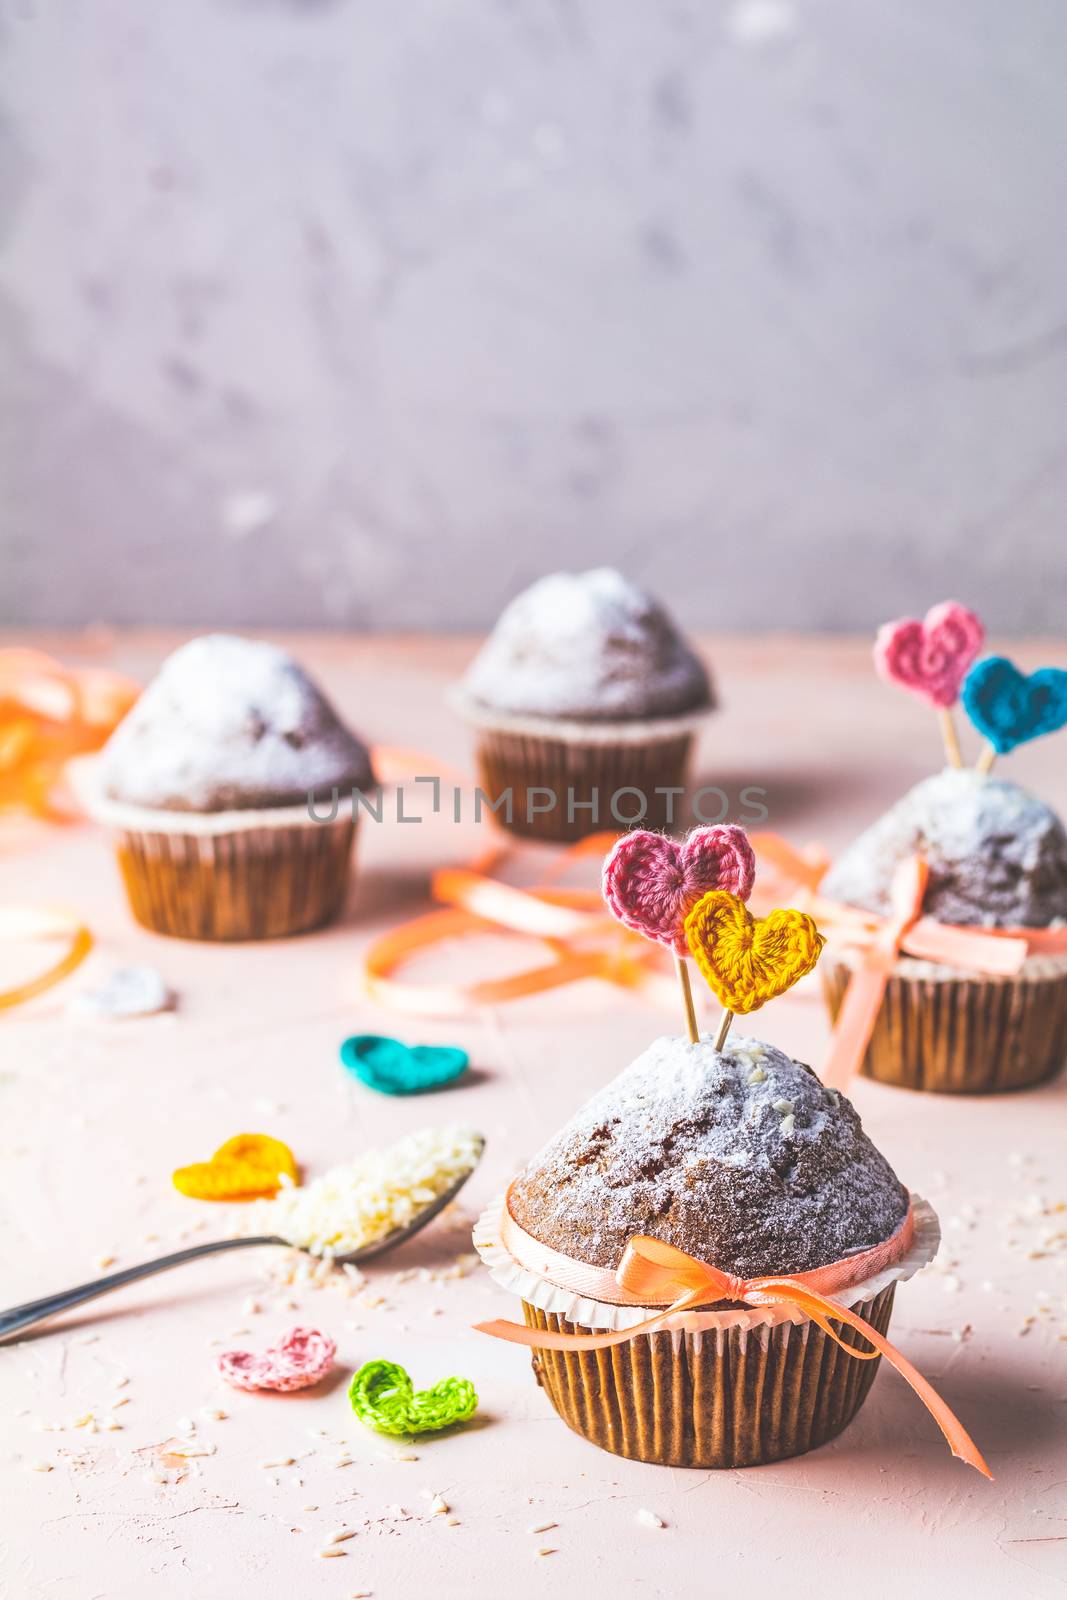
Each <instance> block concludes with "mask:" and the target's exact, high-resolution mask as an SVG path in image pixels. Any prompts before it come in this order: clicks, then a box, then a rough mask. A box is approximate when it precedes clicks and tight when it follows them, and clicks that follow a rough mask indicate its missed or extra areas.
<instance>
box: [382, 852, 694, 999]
mask: <svg viewBox="0 0 1067 1600" xmlns="http://www.w3.org/2000/svg"><path fill="white" fill-rule="evenodd" d="M616 837H617V835H616V834H614V833H597V834H592V835H590V836H589V837H588V838H587V839H582V840H581V841H580V842H579V843H578V844H575V845H571V846H569V847H568V848H567V849H566V850H564V851H562V852H561V853H560V855H559V856H558V857H557V858H556V861H555V862H554V864H553V867H552V870H551V872H550V873H549V875H548V881H547V882H546V883H544V884H541V885H539V886H538V887H537V888H534V889H517V888H514V887H513V886H511V885H510V884H506V883H502V882H501V881H500V880H499V879H497V878H494V877H491V876H490V875H489V872H490V868H492V867H493V866H494V865H496V864H497V862H499V861H500V860H501V859H502V858H503V857H504V856H506V854H507V853H508V849H509V847H508V845H506V844H504V843H498V844H495V845H494V846H493V847H492V848H491V849H489V850H488V851H486V852H485V853H484V854H483V855H482V856H480V857H479V858H478V859H477V860H476V861H474V862H473V863H472V864H471V866H470V867H466V868H461V867H444V868H442V869H441V870H440V871H438V872H435V873H434V874H433V876H432V878H431V879H430V893H431V894H432V896H433V898H434V899H435V900H437V901H440V902H443V903H444V904H445V905H446V906H447V907H448V908H449V909H447V910H443V911H432V912H429V913H428V914H427V915H426V916H422V917H415V918H414V919H413V920H412V921H410V922H406V923H404V924H403V925H402V926H401V927H399V928H395V929H393V930H392V932H390V933H386V934H383V935H382V936H381V937H380V938H378V939H376V940H375V941H374V942H373V943H372V944H371V946H370V948H369V949H368V950H367V952H366V955H365V957H364V973H365V977H366V983H367V988H368V991H369V992H370V994H371V996H372V998H374V999H375V1000H378V1001H380V1002H381V1003H382V1004H383V1005H388V1006H392V1007H393V1008H394V1009H395V1010H397V1011H403V1012H407V1013H408V1014H410V1015H421V1016H462V1015H463V1014H464V1013H466V1012H469V1011H470V1009H471V1008H472V1007H474V1006H487V1005H496V1004H497V1003H498V1002H500V1001H504V1000H517V999H520V998H521V997H522V996H524V995H530V994H539V993H543V992H544V991H545V990H548V989H556V988H559V987H561V986H562V985H563V984H568V983H577V982H578V981H579V980H580V979H582V978H602V979H604V980H606V981H607V982H609V983H616V984H619V985H620V986H621V987H623V988H627V989H644V988H654V987H656V986H658V985H662V987H663V992H664V995H665V996H666V995H667V994H668V993H670V994H673V992H674V988H673V984H670V983H669V982H668V979H667V977H666V974H665V973H664V971H663V953H662V951H661V950H660V949H659V947H658V946H657V945H654V944H651V943H650V942H649V941H648V940H647V939H642V938H641V937H640V936H639V935H637V934H635V933H631V932H630V931H629V930H628V929H626V928H623V927H621V926H620V925H619V923H617V922H616V921H615V919H614V918H613V917H612V916H610V915H609V914H608V911H607V909H606V907H605V905H604V902H603V899H602V897H601V894H600V891H599V889H567V888H559V887H556V886H555V885H554V884H553V882H552V880H554V879H555V878H557V877H559V876H561V875H562V874H563V873H564V872H566V871H567V869H568V868H569V867H570V866H572V865H573V864H574V863H575V862H576V861H579V860H582V859H584V858H585V857H587V856H598V857H602V856H603V855H604V854H605V852H606V851H607V850H608V849H609V848H610V847H611V845H612V844H613V843H614V842H615V839H616ZM501 931H503V932H506V933H514V934H520V935H524V936H525V937H527V938H534V939H539V940H541V941H542V942H543V943H544V944H545V945H547V947H548V950H549V952H550V954H551V960H549V961H548V962H545V963H542V964H541V965H538V966H533V967H528V968H524V969H523V970H522V971H520V972H515V973H510V974H509V975H508V976H506V977H502V978H487V979H483V980H482V981H481V982H478V983H468V984H442V983H430V984H418V983H411V982H404V981H401V980H400V979H398V978H396V977H395V976H394V974H395V972H396V971H397V969H398V968H399V967H401V966H402V965H403V964H404V963H405V962H406V961H408V960H409V959H410V958H411V957H412V956H415V955H417V954H418V953H419V952H420V951H422V950H425V949H426V948H428V947H429V946H431V945H435V944H439V943H441V942H442V941H443V940H448V939H455V938H463V937H469V936H471V935H476V934H482V935H484V934H486V933H494V932H497V933H498V932H501ZM583 944H588V945H589V946H590V948H583V947H582V946H583Z"/></svg>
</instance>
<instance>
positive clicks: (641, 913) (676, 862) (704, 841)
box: [602, 823, 756, 956]
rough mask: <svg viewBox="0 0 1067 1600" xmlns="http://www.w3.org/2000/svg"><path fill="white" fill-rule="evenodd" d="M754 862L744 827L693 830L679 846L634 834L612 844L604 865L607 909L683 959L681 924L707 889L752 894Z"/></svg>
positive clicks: (647, 834)
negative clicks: (612, 846)
mask: <svg viewBox="0 0 1067 1600" xmlns="http://www.w3.org/2000/svg"><path fill="white" fill-rule="evenodd" d="M755 876H756V858H755V856H754V855H753V854H752V846H751V845H750V844H749V842H748V835H747V834H746V833H745V830H744V828H736V827H734V826H733V825H732V824H731V823H727V824H724V825H723V826H722V827H717V828H695V829H694V830H693V832H692V833H691V834H690V835H689V837H688V838H686V839H683V840H681V841H679V840H677V839H668V838H666V837H665V835H664V834H662V833H651V832H649V831H648V830H647V829H643V828H642V829H639V830H638V831H637V832H636V833H627V834H624V835H623V837H622V838H621V839H620V840H619V841H618V842H617V844H616V845H615V846H614V848H613V849H612V851H611V854H610V855H609V856H608V858H607V860H606V861H605V862H604V876H603V885H602V886H603V890H604V899H605V900H606V901H607V903H608V906H609V908H610V909H611V911H612V912H613V913H614V915H615V916H617V917H618V919H619V921H620V922H621V923H623V924H624V925H625V926H626V927H627V928H632V929H633V931H634V932H635V933H642V934H644V936H645V938H646V939H655V940H657V941H658V943H660V944H666V945H669V946H670V947H671V949H672V950H674V951H675V953H676V954H677V955H680V956H684V955H687V954H688V949H689V947H688V945H687V944H686V942H685V919H686V917H687V916H688V915H689V913H690V911H692V909H693V907H694V906H695V905H696V903H697V901H698V900H699V899H701V898H702V896H704V895H706V894H707V893H708V892H709V891H710V890H712V889H725V890H727V891H728V892H729V893H730V894H733V895H736V896H737V898H738V899H739V900H747V899H748V897H749V895H750V894H751V893H752V883H753V880H754V878H755Z"/></svg>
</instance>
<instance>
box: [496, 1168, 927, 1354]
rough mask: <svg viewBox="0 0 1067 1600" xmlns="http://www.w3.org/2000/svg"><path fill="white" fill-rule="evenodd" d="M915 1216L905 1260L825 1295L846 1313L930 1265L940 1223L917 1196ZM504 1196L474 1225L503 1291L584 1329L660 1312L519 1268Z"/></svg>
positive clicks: (758, 1315)
mask: <svg viewBox="0 0 1067 1600" xmlns="http://www.w3.org/2000/svg"><path fill="white" fill-rule="evenodd" d="M911 1201H912V1206H913V1208H914V1211H915V1237H914V1238H913V1240H912V1243H911V1249H910V1250H909V1251H908V1253H907V1255H906V1256H902V1257H901V1259H900V1260H899V1261H896V1262H894V1263H893V1265H892V1266H891V1267H886V1268H884V1269H883V1271H881V1272H878V1273H876V1274H875V1275H874V1276H873V1277H870V1278H865V1279H864V1280H863V1281H862V1282H861V1283H854V1284H851V1285H850V1286H849V1288H847V1289H844V1290H842V1291H841V1292H840V1293H838V1294H831V1295H827V1296H826V1298H827V1299H828V1300H834V1301H836V1302H837V1304H838V1305H840V1306H844V1307H846V1308H851V1307H852V1306H856V1305H860V1304H862V1303H863V1302H864V1301H868V1300H873V1299H874V1298H875V1296H876V1295H879V1294H881V1292H882V1290H883V1289H886V1288H888V1286H889V1285H890V1284H891V1283H895V1282H900V1283H903V1282H905V1281H906V1280H907V1279H908V1278H913V1277H914V1276H915V1274H916V1273H917V1272H921V1271H922V1269H923V1267H925V1266H928V1265H929V1263H930V1262H931V1261H932V1260H933V1259H934V1257H935V1256H936V1254H937V1251H938V1246H939V1245H940V1243H941V1224H940V1223H939V1222H938V1220H937V1213H936V1211H935V1210H934V1208H933V1206H932V1205H930V1203H929V1201H927V1200H923V1199H921V1198H920V1197H919V1195H917V1194H913V1195H912V1197H911ZM504 1204H505V1196H504V1195H498V1196H497V1197H496V1199H495V1200H493V1201H492V1202H491V1203H490V1204H489V1205H488V1206H487V1207H486V1208H485V1210H484V1211H483V1212H482V1214H481V1216H480V1217H479V1218H478V1221H477V1222H476V1223H475V1225H474V1234H473V1238H474V1248H475V1249H476V1250H477V1252H478V1254H479V1255H480V1256H481V1258H482V1261H483V1263H484V1264H485V1266H486V1267H487V1268H488V1269H489V1275H490V1277H491V1278H492V1279H493V1281H494V1282H495V1283H499V1284H500V1286H501V1288H502V1289H507V1290H509V1291H510V1293H512V1294H515V1295H518V1296H519V1298H520V1299H522V1300H526V1301H528V1302H529V1304H530V1305H532V1306H537V1307H538V1309H539V1310H541V1311H551V1312H554V1313H555V1314H556V1315H557V1316H561V1317H564V1318H565V1319H566V1320H567V1321H568V1322H573V1323H576V1324H577V1325H578V1326H579V1327H582V1328H597V1329H599V1328H609V1329H612V1330H614V1329H616V1328H632V1327H633V1325H634V1323H635V1322H643V1321H644V1320H645V1318H646V1317H651V1316H654V1315H655V1313H656V1312H657V1311H662V1310H663V1307H662V1306H614V1305H609V1304H607V1303H606V1302H605V1301H603V1300H588V1299H586V1298H585V1297H584V1296H582V1295H577V1294H575V1293H574V1292H573V1290H571V1289H560V1288H559V1287H558V1286H557V1285H556V1284H554V1283H550V1282H549V1281H548V1279H547V1278H542V1277H540V1276H539V1275H538V1274H537V1273H536V1272H531V1271H529V1269H528V1268H527V1267H524V1266H521V1265H520V1263H519V1262H518V1261H516V1260H515V1257H514V1256H513V1255H512V1254H511V1252H510V1251H509V1250H508V1249H507V1248H506V1247H505V1245H504V1243H503V1240H502V1239H501V1237H500V1230H501V1220H502V1217H503V1213H504ZM810 1320H811V1319H810V1318H809V1317H808V1315H807V1313H806V1312H804V1311H801V1310H800V1308H799V1307H798V1306H790V1305H780V1306H753V1307H752V1308H751V1309H750V1310H746V1311H683V1312H679V1313H678V1315H677V1316H674V1317H672V1318H671V1319H670V1321H669V1322H667V1323H664V1327H665V1328H669V1329H670V1331H671V1332H672V1333H698V1332H705V1331H707V1330H708V1329H713V1328H720V1329H728V1328H745V1329H751V1328H759V1327H761V1326H767V1327H774V1326H776V1325H777V1324H778V1323H782V1322H793V1323H796V1324H798V1325H799V1324H801V1323H805V1322H809V1321H810Z"/></svg>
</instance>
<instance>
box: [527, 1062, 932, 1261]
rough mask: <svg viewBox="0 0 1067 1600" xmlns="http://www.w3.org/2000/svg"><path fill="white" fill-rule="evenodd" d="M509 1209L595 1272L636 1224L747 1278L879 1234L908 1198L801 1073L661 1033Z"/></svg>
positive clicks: (848, 1109)
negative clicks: (786, 1107)
mask: <svg viewBox="0 0 1067 1600" xmlns="http://www.w3.org/2000/svg"><path fill="white" fill-rule="evenodd" d="M757 1069H758V1070H757ZM784 1103H788V1104H789V1105H790V1106H791V1108H792V1109H791V1110H790V1111H789V1112H786V1113H783V1112H782V1111H781V1110H779V1109H778V1107H779V1106H780V1105H782V1104H784ZM512 1205H513V1208H514V1210H515V1216H516V1219H517V1220H518V1221H519V1222H520V1223H521V1224H522V1226H523V1227H525V1228H526V1229H527V1231H529V1232H530V1233H532V1234H533V1235H534V1237H535V1238H537V1239H539V1240H541V1241H542V1242H543V1243H545V1244H548V1245H550V1246H552V1247H553V1248H554V1249H558V1250H561V1251H563V1252H564V1253H565V1254H568V1255H573V1256H576V1257H577V1258H578V1259H580V1260H583V1261H587V1262H590V1263H591V1264H593V1265H595V1266H605V1267H614V1266H615V1265H616V1264H617V1262H618V1260H619V1257H620V1255H621V1254H622V1251H623V1249H624V1247H625V1244H626V1241H627V1240H628V1239H629V1238H630V1237H631V1235H632V1234H634V1233H648V1234H651V1235H652V1236H653V1237H655V1238H658V1239H664V1240H666V1242H667V1243H669V1244H674V1245H677V1246H678V1247H679V1248H680V1249H683V1250H687V1251H688V1252H689V1253H690V1254H691V1255H696V1256H699V1257H700V1258H701V1259H703V1260H707V1261H710V1262H712V1263H713V1264H714V1265H715V1266H718V1267H720V1268H722V1269H723V1270H724V1271H730V1272H739V1273H742V1274H744V1275H745V1276H752V1275H754V1274H758V1273H769V1272H788V1271H806V1270H809V1269H811V1268H813V1267H816V1266H819V1265H822V1264H824V1263H825V1262H828V1261H836V1260H840V1259H841V1258H842V1257H844V1256H847V1255H850V1254H853V1253H855V1252H856V1251H858V1250H862V1249H867V1248H869V1247H870V1246H872V1245H875V1244H878V1243H880V1242H881V1241H882V1240H884V1239H887V1238H889V1237H890V1235H891V1234H892V1233H893V1232H894V1231H895V1229H896V1228H897V1227H898V1226H899V1224H900V1223H901V1221H902V1220H903V1218H904V1215H905V1212H906V1209H907V1195H906V1191H905V1190H904V1188H903V1186H902V1185H901V1183H900V1181H899V1180H898V1179H897V1177H896V1175H895V1174H894V1173H893V1171H892V1168H891V1167H890V1166H889V1163H888V1162H887V1161H886V1160H885V1158H884V1157H883V1156H882V1155H881V1154H880V1153H879V1152H878V1151H877V1150H876V1149H875V1147H874V1146H873V1145H872V1144H871V1142H870V1140H869V1139H868V1138H867V1136H866V1135H865V1134H864V1132H863V1129H862V1126H861V1124H860V1120H859V1117H858V1116H857V1114H856V1112H855V1110H854V1108H853V1106H852V1105H851V1103H850V1102H849V1101H848V1100H847V1099H846V1098H845V1097H844V1096H842V1095H837V1094H834V1093H833V1092H831V1091H829V1090H827V1089H825V1088H824V1087H823V1085H822V1084H821V1083H820V1082H819V1079H818V1078H817V1077H816V1076H815V1074H814V1073H813V1072H812V1071H811V1070H810V1068H808V1067H806V1066H804V1065H803V1064H802V1063H800V1062H797V1061H793V1060H791V1059H790V1058H789V1057H788V1056H786V1055H784V1054H783V1052H782V1051H780V1050H777V1049H775V1048H774V1047H773V1046H772V1045H768V1044H764V1043H762V1042H761V1041H760V1040H758V1039H749V1038H740V1039H737V1040H734V1041H732V1042H731V1043H730V1044H729V1045H728V1047H727V1048H726V1049H725V1050H724V1051H723V1052H721V1053H719V1052H717V1051H716V1050H715V1048H714V1046H713V1044H712V1043H711V1042H710V1041H709V1040H706V1039H705V1040H701V1042H700V1043H699V1044H696V1045H690V1044H688V1043H687V1042H686V1041H685V1040H683V1039H658V1040H657V1041H656V1042H655V1043H654V1044H653V1045H651V1046H650V1048H649V1049H648V1050H646V1051H645V1053H644V1054H643V1055H642V1056H640V1057H638V1059H637V1060H636V1061H635V1062H634V1063H633V1064H632V1066H630V1067H628V1068H627V1069H626V1071H625V1072H623V1073H621V1074H620V1075H619V1077H617V1078H616V1079H614V1080H613V1081H612V1082H611V1083H610V1084H608V1085H607V1086H606V1087H605V1088H604V1089H602V1090H601V1091H600V1092H599V1093H598V1094H597V1095H594V1097H593V1099H592V1100H590V1101H589V1103H588V1104H587V1105H586V1106H584V1107H583V1108H582V1110H581V1111H579V1112H578V1114H577V1116H576V1117H574V1118H573V1119H572V1121H571V1122H570V1123H568V1124H567V1126H566V1127H565V1128H564V1129H563V1130H562V1131H561V1132H560V1133H559V1134H557V1135H556V1137H555V1138H554V1139H552V1140H550V1142H549V1143H548V1144H547V1145H546V1146H545V1148H544V1150H543V1151H542V1152H541V1154H540V1155H539V1156H537V1157H535V1159H534V1160H533V1161H532V1162H531V1163H530V1165H529V1167H528V1168H527V1169H526V1171H525V1172H524V1173H523V1174H522V1175H521V1177H520V1178H519V1179H518V1180H517V1181H516V1183H515V1185H514V1188H513V1191H512Z"/></svg>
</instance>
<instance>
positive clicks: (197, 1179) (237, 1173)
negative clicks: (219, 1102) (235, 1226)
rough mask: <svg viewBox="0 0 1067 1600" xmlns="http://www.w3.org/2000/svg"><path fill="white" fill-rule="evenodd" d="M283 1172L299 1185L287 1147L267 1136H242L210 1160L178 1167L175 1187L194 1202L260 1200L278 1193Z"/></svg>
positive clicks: (223, 1147)
mask: <svg viewBox="0 0 1067 1600" xmlns="http://www.w3.org/2000/svg"><path fill="white" fill-rule="evenodd" d="M282 1173H284V1174H285V1176H286V1177H287V1178H289V1179H291V1180H292V1182H293V1183H297V1182H299V1179H300V1173H299V1170H298V1168H297V1165H296V1161H295V1160H294V1159H293V1152H292V1151H291V1150H290V1148H289V1146H288V1145H287V1144H283V1143H282V1141H281V1140H280V1139H272V1138H270V1137H269V1135H267V1134H265V1133H239V1134H237V1135H236V1136H235V1137H234V1138H232V1139H227V1140H226V1143H225V1144H224V1145H220V1147H219V1149H218V1150H216V1151H215V1154H214V1155H213V1156H212V1158H211V1160H210V1161H195V1162H193V1164H192V1166H189V1167H179V1168H178V1170H177V1172H175V1174H174V1187H175V1188H176V1189H179V1190H180V1191H181V1193H182V1194H187V1195H188V1196H189V1197H190V1199H193V1200H257V1199H259V1198H260V1197H262V1196H267V1197H269V1196H271V1195H275V1194H277V1192H278V1190H279V1188H280V1187H281V1175H282Z"/></svg>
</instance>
